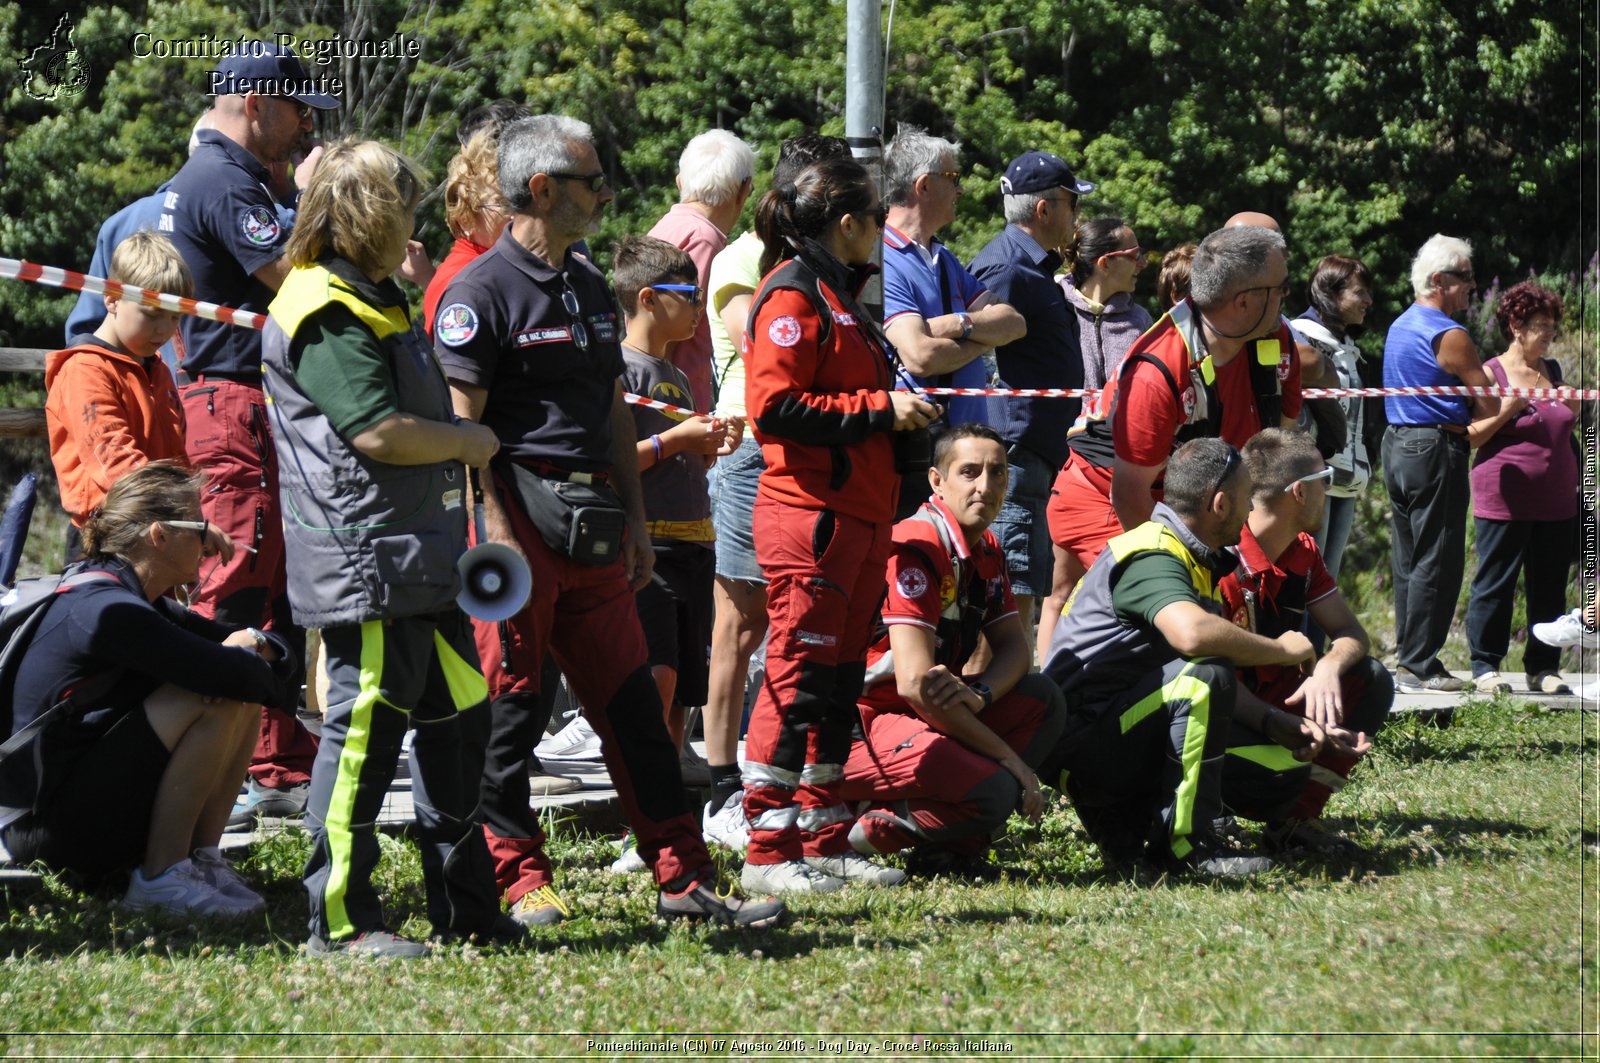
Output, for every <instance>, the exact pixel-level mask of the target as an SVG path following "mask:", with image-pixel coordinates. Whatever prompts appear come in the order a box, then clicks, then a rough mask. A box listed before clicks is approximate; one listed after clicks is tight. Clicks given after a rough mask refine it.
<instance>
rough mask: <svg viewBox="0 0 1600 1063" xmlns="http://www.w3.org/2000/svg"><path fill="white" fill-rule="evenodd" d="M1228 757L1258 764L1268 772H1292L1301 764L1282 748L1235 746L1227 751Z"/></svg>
mask: <svg viewBox="0 0 1600 1063" xmlns="http://www.w3.org/2000/svg"><path fill="white" fill-rule="evenodd" d="M1228 756H1230V757H1238V758H1239V759H1240V760H1248V761H1250V762H1251V763H1252V764H1259V765H1261V766H1262V767H1263V768H1266V769H1267V770H1268V771H1293V770H1295V769H1296V768H1298V767H1300V766H1301V763H1302V762H1301V761H1298V760H1295V759H1294V754H1293V753H1291V752H1289V751H1288V750H1287V749H1284V748H1283V747H1282V746H1236V747H1234V748H1232V749H1229V750H1228Z"/></svg>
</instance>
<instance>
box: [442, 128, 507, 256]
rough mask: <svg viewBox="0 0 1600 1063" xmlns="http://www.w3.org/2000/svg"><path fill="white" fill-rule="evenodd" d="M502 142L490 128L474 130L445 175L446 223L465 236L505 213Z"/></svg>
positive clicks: (453, 230) (454, 231) (453, 232)
mask: <svg viewBox="0 0 1600 1063" xmlns="http://www.w3.org/2000/svg"><path fill="white" fill-rule="evenodd" d="M498 154H499V142H498V141H497V140H496V139H495V137H494V136H493V135H492V134H491V133H490V132H488V131H487V130H480V131H479V132H477V133H474V134H472V137H471V138H470V139H469V140H468V141H467V143H466V145H465V146H464V147H463V148H462V149H461V151H460V152H458V153H457V154H456V156H455V158H453V159H451V160H450V168H449V169H448V170H447V171H445V179H444V223H445V224H446V225H448V226H449V227H450V232H451V233H452V234H454V235H455V236H458V237H460V238H461V239H463V240H465V239H467V238H468V236H470V235H471V233H472V231H473V230H474V229H481V228H484V227H486V226H488V225H490V224H491V223H492V222H493V221H494V215H496V214H498V215H500V216H501V217H504V216H505V214H506V201H505V200H504V199H503V198H502V197H501V195H500V160H499V158H498Z"/></svg>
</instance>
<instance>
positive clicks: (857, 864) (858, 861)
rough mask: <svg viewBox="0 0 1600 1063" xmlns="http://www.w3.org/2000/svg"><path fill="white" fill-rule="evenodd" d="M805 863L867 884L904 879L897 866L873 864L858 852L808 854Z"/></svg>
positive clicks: (901, 880)
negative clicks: (831, 854) (823, 854)
mask: <svg viewBox="0 0 1600 1063" xmlns="http://www.w3.org/2000/svg"><path fill="white" fill-rule="evenodd" d="M806 863H807V864H808V865H809V866H810V867H811V868H812V869H813V870H815V871H821V872H822V873H823V874H824V875H832V876H833V877H834V878H842V879H844V880H845V881H846V882H864V883H866V884H867V885H869V886H898V885H900V883H902V882H904V881H905V880H906V873H905V872H904V871H902V870H900V869H899V868H898V867H884V866H883V865H882V864H874V863H873V862H872V861H871V860H868V859H867V858H866V857H864V856H862V855H861V854H860V853H839V854H837V855H835V856H808V857H806Z"/></svg>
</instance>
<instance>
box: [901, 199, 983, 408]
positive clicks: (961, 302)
mask: <svg viewBox="0 0 1600 1063" xmlns="http://www.w3.org/2000/svg"><path fill="white" fill-rule="evenodd" d="M930 259H931V261H930ZM983 293H984V287H983V285H981V284H979V283H978V279H977V278H976V277H974V276H973V275H972V274H970V273H968V272H967V268H966V267H965V266H963V265H962V264H961V262H960V260H958V259H957V258H956V256H955V255H953V254H951V253H950V249H949V248H948V247H945V246H944V244H942V243H940V242H939V241H938V240H934V241H933V246H932V251H931V254H925V253H924V252H923V250H922V249H921V247H919V246H918V244H917V242H916V241H915V240H911V239H908V238H907V237H906V235H905V234H904V233H902V232H900V231H899V230H898V229H896V228H894V227H893V226H890V225H885V226H884V227H883V327H884V328H885V329H887V328H888V327H889V325H890V323H891V322H893V321H894V319H895V318H897V317H901V316H903V315H905V314H915V315H917V316H918V317H920V318H922V319H923V320H924V321H927V320H929V319H931V318H936V317H943V316H944V315H946V314H957V313H962V312H964V311H966V310H967V309H968V308H969V307H971V306H972V304H973V303H975V302H977V301H978V297H979V296H981V295H983ZM945 376H946V377H948V380H943V379H941V378H939V377H931V376H913V377H912V378H911V379H912V380H915V381H916V382H917V383H918V384H920V385H922V386H923V387H935V386H937V387H953V388H981V387H983V386H984V385H985V384H986V383H988V379H987V376H986V374H985V371H984V365H983V359H982V358H974V359H973V360H972V361H970V362H968V363H967V364H966V365H964V366H962V367H961V368H960V369H957V370H956V371H955V372H953V373H947V374H945ZM896 386H897V387H899V388H901V389H903V388H904V385H903V384H899V383H897V384H896ZM939 401H940V402H948V403H949V404H950V416H949V419H948V423H950V424H953V425H955V424H964V423H965V422H967V421H983V420H985V419H986V411H985V407H986V405H987V403H986V400H984V399H981V398H957V399H940V400H939Z"/></svg>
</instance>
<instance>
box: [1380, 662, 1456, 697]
mask: <svg viewBox="0 0 1600 1063" xmlns="http://www.w3.org/2000/svg"><path fill="white" fill-rule="evenodd" d="M1394 681H1395V685H1396V686H1398V687H1399V688H1400V689H1401V690H1403V691H1405V692H1406V693H1408V694H1427V693H1435V694H1456V693H1459V692H1461V691H1463V690H1465V689H1467V682H1466V680H1464V679H1457V678H1456V677H1455V676H1453V675H1451V674H1450V673H1449V672H1440V673H1438V674H1437V675H1429V676H1419V675H1417V674H1416V673H1415V672H1413V671H1411V669H1409V668H1400V669H1397V670H1396V671H1395V675H1394Z"/></svg>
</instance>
